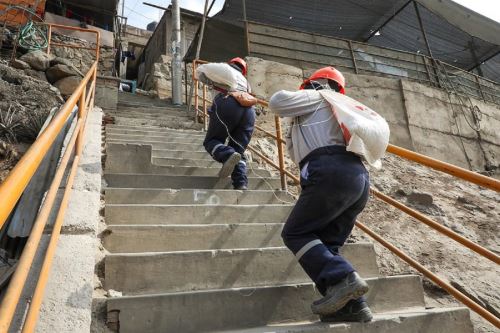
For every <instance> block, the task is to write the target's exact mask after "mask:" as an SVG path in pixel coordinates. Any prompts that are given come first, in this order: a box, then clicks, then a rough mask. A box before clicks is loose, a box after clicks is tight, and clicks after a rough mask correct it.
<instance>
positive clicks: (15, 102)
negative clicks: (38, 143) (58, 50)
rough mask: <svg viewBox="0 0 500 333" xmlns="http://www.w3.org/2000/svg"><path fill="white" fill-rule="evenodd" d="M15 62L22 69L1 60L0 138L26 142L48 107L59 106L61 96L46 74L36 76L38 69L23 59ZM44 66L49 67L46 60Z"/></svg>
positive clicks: (45, 116) (45, 114) (37, 127)
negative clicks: (45, 76) (41, 76)
mask: <svg viewBox="0 0 500 333" xmlns="http://www.w3.org/2000/svg"><path fill="white" fill-rule="evenodd" d="M33 59H34V58H33ZM33 59H31V58H30V59H29V61H30V63H32V64H33V65H34V66H41V64H36V62H35V61H34V60H33ZM43 59H45V58H43ZM15 64H16V66H23V67H24V69H23V70H19V69H15V68H14V67H11V66H9V65H7V62H6V61H0V140H3V141H6V142H11V143H12V142H13V143H17V142H28V143H29V142H32V141H33V140H34V139H35V138H36V136H37V135H38V132H39V130H40V129H41V128H42V126H43V124H44V122H45V120H46V119H47V116H48V114H49V113H50V111H51V110H52V109H54V108H59V107H60V106H61V105H62V104H63V102H64V99H63V98H62V96H61V93H60V90H59V89H58V88H56V87H54V86H52V85H51V84H49V82H47V80H46V79H45V78H43V79H42V78H37V76H38V75H40V74H39V72H41V71H38V70H35V69H33V68H32V67H31V66H30V65H28V64H27V63H26V62H24V61H22V60H20V61H16V62H15ZM44 66H47V67H48V68H52V67H50V62H48V61H47V62H46V63H45V65H44ZM36 68H40V67H36ZM48 68H47V69H48ZM34 72H36V73H37V74H36V75H34V74H33V73H34ZM41 73H43V74H44V75H45V72H41ZM30 74H31V75H30ZM58 81H59V80H58Z"/></svg>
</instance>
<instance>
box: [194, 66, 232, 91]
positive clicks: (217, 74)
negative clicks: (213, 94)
mask: <svg viewBox="0 0 500 333" xmlns="http://www.w3.org/2000/svg"><path fill="white" fill-rule="evenodd" d="M237 74H239V73H237V72H236V70H234V69H232V68H231V66H229V65H228V64H225V63H209V64H203V65H200V66H198V68H196V75H195V76H196V79H197V80H200V81H201V82H203V83H205V84H208V85H212V86H217V87H218V88H221V89H223V90H226V91H233V90H236V89H237V88H238V78H237V76H236V75H237Z"/></svg>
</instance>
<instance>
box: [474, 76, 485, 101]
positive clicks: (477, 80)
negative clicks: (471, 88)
mask: <svg viewBox="0 0 500 333" xmlns="http://www.w3.org/2000/svg"><path fill="white" fill-rule="evenodd" d="M473 75H474V74H473ZM474 77H475V78H476V83H477V86H478V87H479V93H480V94H481V97H482V98H483V101H485V102H486V98H485V97H484V93H483V89H482V88H481V83H480V82H479V76H478V75H474Z"/></svg>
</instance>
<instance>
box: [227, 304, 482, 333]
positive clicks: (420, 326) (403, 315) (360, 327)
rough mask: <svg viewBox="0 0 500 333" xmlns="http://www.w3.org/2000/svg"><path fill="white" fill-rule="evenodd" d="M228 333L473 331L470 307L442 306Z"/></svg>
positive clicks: (420, 332)
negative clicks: (370, 317)
mask: <svg viewBox="0 0 500 333" xmlns="http://www.w3.org/2000/svg"><path fill="white" fill-rule="evenodd" d="M223 332H224V333H232V332H238V333H270V332H272V333H360V332H363V333H450V332H453V333H473V332H474V329H473V327H472V325H471V321H470V313H469V310H468V309H466V308H440V309H426V310H420V311H416V310H410V311H404V312H399V311H398V312H389V313H380V314H375V315H374V318H373V320H372V321H371V322H369V323H364V324H360V323H337V324H333V323H330V324H329V323H321V322H319V321H315V322H306V323H284V324H274V325H267V326H265V327H257V328H250V329H243V330H228V331H223Z"/></svg>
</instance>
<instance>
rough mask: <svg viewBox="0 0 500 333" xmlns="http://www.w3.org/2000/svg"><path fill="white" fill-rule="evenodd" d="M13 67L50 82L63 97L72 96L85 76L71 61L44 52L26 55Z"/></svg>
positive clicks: (14, 61) (15, 61)
mask: <svg viewBox="0 0 500 333" xmlns="http://www.w3.org/2000/svg"><path fill="white" fill-rule="evenodd" d="M11 66H12V67H14V68H17V69H19V70H22V71H24V73H25V74H26V75H29V76H31V77H33V78H35V79H37V80H40V81H48V82H49V83H50V84H52V85H53V86H54V87H56V88H57V89H59V91H60V92H61V95H63V96H70V95H71V94H72V93H73V91H74V90H75V89H76V87H78V85H79V84H80V81H81V80H82V77H83V74H82V72H80V71H79V70H78V69H77V68H76V67H75V66H74V65H73V64H72V63H71V62H70V61H68V60H66V59H64V58H61V57H57V56H54V55H49V54H47V53H45V52H43V51H33V52H29V53H26V54H25V55H23V56H21V57H20V58H19V59H14V60H13V61H12V62H11Z"/></svg>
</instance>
